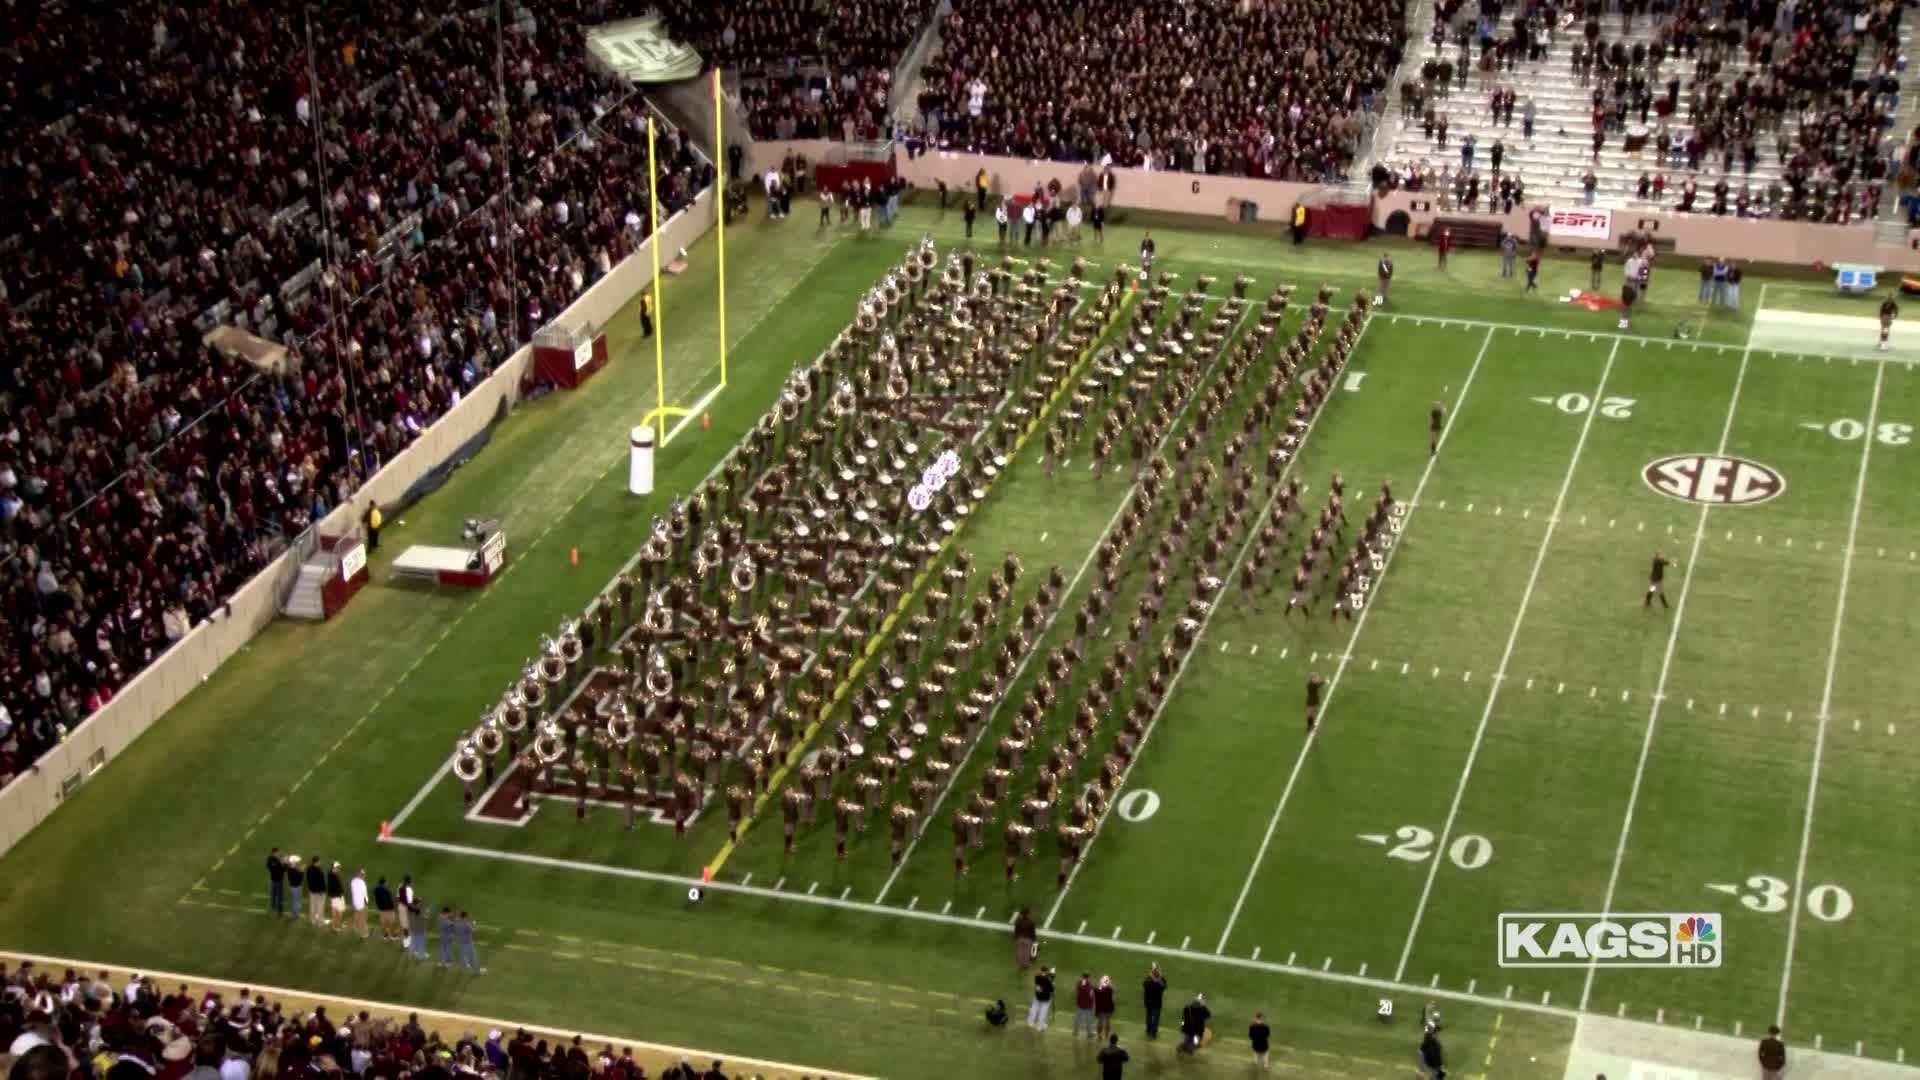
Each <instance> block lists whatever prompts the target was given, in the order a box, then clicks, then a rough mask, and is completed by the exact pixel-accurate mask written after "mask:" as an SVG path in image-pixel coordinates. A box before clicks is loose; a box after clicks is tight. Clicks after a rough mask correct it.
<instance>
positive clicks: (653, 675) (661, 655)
mask: <svg viewBox="0 0 1920 1080" xmlns="http://www.w3.org/2000/svg"><path fill="white" fill-rule="evenodd" d="M644 682H645V683H646V687H647V693H649V694H652V695H653V696H654V697H656V698H666V697H670V696H671V695H672V694H673V667H672V665H670V664H668V663H667V654H666V651H665V650H663V649H661V648H660V647H659V646H658V645H656V646H654V647H653V648H651V649H648V650H647V673H646V675H645V676H644Z"/></svg>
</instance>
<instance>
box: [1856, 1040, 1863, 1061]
mask: <svg viewBox="0 0 1920 1080" xmlns="http://www.w3.org/2000/svg"><path fill="white" fill-rule="evenodd" d="M1863 1052H1864V1050H1863V1047H1862V1044H1861V1043H1860V1042H1859V1041H1858V1040H1855V1042H1854V1044H1853V1056H1854V1057H1859V1056H1860V1055H1861V1054H1862V1053H1863Z"/></svg>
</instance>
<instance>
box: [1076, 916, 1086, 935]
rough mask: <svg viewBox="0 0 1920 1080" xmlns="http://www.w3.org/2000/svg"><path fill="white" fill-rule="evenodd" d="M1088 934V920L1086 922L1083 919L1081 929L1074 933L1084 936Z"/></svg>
mask: <svg viewBox="0 0 1920 1080" xmlns="http://www.w3.org/2000/svg"><path fill="white" fill-rule="evenodd" d="M1086 932H1087V920H1085V919H1081V920H1080V929H1078V930H1075V931H1074V933H1076V934H1084V933H1086Z"/></svg>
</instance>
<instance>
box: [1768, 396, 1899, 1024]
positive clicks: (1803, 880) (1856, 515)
mask: <svg viewBox="0 0 1920 1080" xmlns="http://www.w3.org/2000/svg"><path fill="white" fill-rule="evenodd" d="M1886 380H1887V369H1886V367H1885V366H1884V365H1882V366H1881V367H1878V368H1876V369H1874V373H1873V398H1872V399H1871V400H1870V401H1868V402H1867V426H1866V430H1867V431H1873V430H1874V423H1875V422H1876V421H1877V420H1878V419H1879V417H1880V388H1881V387H1882V386H1883V385H1884V384H1885V383H1886ZM1873 443H1874V440H1872V439H1861V440H1860V476H1859V478H1858V479H1857V480H1855V481H1854V485H1853V513H1852V514H1851V515H1850V516H1849V517H1848V520H1847V554H1846V557H1845V558H1844V559H1842V560H1841V562H1840V598H1839V600H1837V601H1836V602H1835V603H1834V606H1833V637H1832V639H1831V640H1830V641H1829V642H1828V644H1827V678H1826V683H1825V685H1824V686H1823V687H1822V688H1821V690H1820V719H1819V726H1818V728H1817V729H1816V730H1815V732H1814V736H1813V769H1812V771H1811V773H1810V774H1809V775H1808V777H1807V816H1806V818H1805V819H1804V820H1803V821H1802V822H1801V823H1800V858H1799V860H1798V862H1796V863H1795V864H1794V869H1793V892H1792V894H1791V895H1792V898H1791V900H1790V904H1791V907H1790V908H1789V909H1788V914H1787V956H1786V959H1785V960H1784V961H1783V962H1782V963H1781V965H1780V1004H1779V1007H1778V1008H1777V1009H1776V1010H1775V1011H1774V1016H1775V1022H1776V1023H1779V1022H1784V1019H1785V1017H1786V1015H1787V992H1788V990H1789V989H1791V987H1792V984H1793V949H1794V946H1795V945H1796V944H1797V943H1798V941H1799V934H1800V899H1801V894H1802V893H1803V892H1804V891H1805V889H1806V884H1807V848H1808V847H1809V846H1810V845H1811V844H1812V843H1813V810H1814V806H1815V803H1816V802H1817V801H1818V798H1819V794H1820V761H1821V758H1822V756H1823V755H1824V754H1825V752H1826V746H1827V718H1828V716H1829V714H1830V713H1831V712H1832V711H1833V674H1834V669H1835V668H1836V667H1837V666H1838V664H1839V662H1840V630H1841V628H1842V627H1844V626H1845V625H1846V622H1847V586H1848V585H1849V584H1850V583H1851V581H1852V578H1853V546H1854V541H1855V540H1856V539H1858V538H1859V535H1860V504H1861V503H1863V502H1865V501H1866V494H1867V466H1868V465H1869V464H1871V463H1872V461H1873Z"/></svg>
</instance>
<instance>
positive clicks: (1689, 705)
mask: <svg viewBox="0 0 1920 1080" xmlns="http://www.w3.org/2000/svg"><path fill="white" fill-rule="evenodd" d="M1687 711H1688V712H1692V711H1693V699H1692V698H1688V699H1687Z"/></svg>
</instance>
